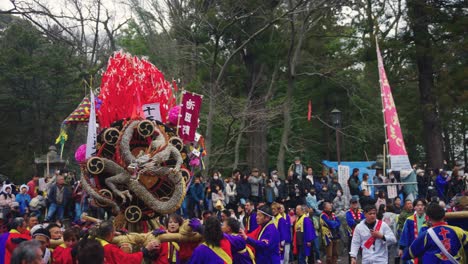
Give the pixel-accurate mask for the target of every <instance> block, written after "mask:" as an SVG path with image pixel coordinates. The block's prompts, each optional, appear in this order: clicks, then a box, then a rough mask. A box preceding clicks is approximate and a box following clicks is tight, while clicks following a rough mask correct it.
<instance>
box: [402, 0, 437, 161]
mask: <svg viewBox="0 0 468 264" xmlns="http://www.w3.org/2000/svg"><path fill="white" fill-rule="evenodd" d="M427 9H428V3H427V0H410V1H408V16H409V19H410V25H411V27H412V31H413V36H414V45H415V50H416V62H417V65H418V75H419V76H418V81H419V84H418V85H419V94H420V103H421V108H422V113H423V129H424V143H425V149H426V155H427V161H428V165H429V166H430V167H432V168H442V167H443V159H444V155H443V140H442V129H441V125H440V120H439V116H438V114H437V102H436V98H435V95H434V77H433V76H434V71H433V65H432V64H433V55H432V44H431V36H430V33H429V21H428V19H429V18H430V17H431V16H430V15H429V14H428V13H427V12H426V11H427Z"/></svg>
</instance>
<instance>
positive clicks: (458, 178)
mask: <svg viewBox="0 0 468 264" xmlns="http://www.w3.org/2000/svg"><path fill="white" fill-rule="evenodd" d="M463 187H464V186H463V177H462V175H461V174H460V173H459V171H458V169H456V168H455V169H454V170H453V171H452V180H451V181H450V183H449V190H448V197H449V198H452V197H454V196H456V195H459V194H461V193H462V191H463V189H464V188H463Z"/></svg>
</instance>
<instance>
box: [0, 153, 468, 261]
mask: <svg viewBox="0 0 468 264" xmlns="http://www.w3.org/2000/svg"><path fill="white" fill-rule="evenodd" d="M410 174H412V175H413V176H414V177H415V181H414V182H417V184H416V183H415V184H407V185H397V186H398V187H397V191H398V195H397V196H396V197H393V198H392V199H389V197H388V193H387V192H386V186H384V185H377V186H374V185H373V184H370V183H369V182H370V181H369V177H371V176H370V175H368V174H365V173H364V174H363V175H361V177H359V175H360V172H359V169H353V170H352V173H351V175H350V177H349V180H348V181H347V182H346V184H345V185H344V186H342V185H341V184H340V183H339V179H338V175H337V174H336V172H335V171H334V170H333V169H330V170H327V171H326V172H323V173H321V174H320V175H316V174H314V171H313V169H312V167H307V166H305V165H303V164H302V163H301V160H300V159H299V158H296V159H295V161H294V163H293V164H291V166H290V167H289V169H288V173H287V176H286V177H285V178H284V179H283V177H281V175H279V174H278V172H277V171H276V170H273V171H271V172H270V173H266V172H261V171H259V170H258V169H255V168H254V169H252V170H251V171H249V172H248V173H244V172H242V171H240V170H234V171H233V172H232V174H231V175H229V176H228V177H223V176H222V175H221V173H220V172H219V171H214V172H213V173H212V175H211V176H210V177H209V178H207V179H206V178H203V177H202V176H200V175H196V176H194V177H193V179H192V182H191V183H190V185H189V186H188V188H187V194H186V197H185V199H184V201H183V203H182V206H181V208H180V209H179V210H178V211H177V212H176V213H175V214H172V215H169V216H161V217H159V218H158V221H159V223H160V226H161V228H160V229H156V230H153V231H152V232H150V233H148V234H145V235H148V236H149V237H151V238H153V237H154V238H156V237H157V236H158V235H160V234H163V233H177V232H179V229H180V228H181V226H182V225H183V224H184V221H186V222H188V223H189V226H190V227H191V228H192V229H193V230H195V231H196V232H198V233H200V235H201V236H202V237H203V240H202V243H200V244H199V243H195V244H193V243H192V244H190V243H189V244H184V243H182V242H181V243H176V242H164V243H160V242H159V241H157V240H154V239H149V240H148V241H150V242H148V243H145V244H144V245H142V246H141V250H139V251H138V252H134V250H133V253H129V252H130V251H132V250H131V248H132V247H131V246H128V243H122V244H114V243H115V236H118V235H120V236H129V234H127V232H126V231H125V230H115V228H114V225H113V223H112V221H111V218H110V216H111V214H110V212H107V211H106V210H105V209H103V208H100V207H99V206H98V205H96V204H95V203H94V201H93V200H92V199H90V198H89V197H88V196H87V195H86V193H85V192H83V190H82V189H81V185H80V182H79V181H78V180H77V179H75V177H74V175H73V173H72V172H68V171H64V170H62V171H57V172H56V173H55V175H54V176H53V177H50V178H39V177H36V176H34V177H33V178H32V179H31V180H30V181H29V182H28V183H27V184H23V185H20V186H19V188H17V187H16V186H15V185H13V184H11V183H8V182H4V183H3V185H2V188H1V190H2V192H1V193H0V209H1V211H0V220H1V221H2V229H3V230H2V233H3V234H2V235H1V237H0V259H2V260H4V263H88V264H89V263H130V262H133V261H135V262H136V263H141V262H142V261H147V262H148V263H292V262H296V263H300V264H303V263H309V264H310V263H322V261H323V262H326V263H330V264H331V263H345V262H349V263H356V261H357V259H358V258H360V259H361V261H362V263H371V262H373V263H374V262H375V263H400V261H403V262H404V263H408V261H410V260H411V259H419V261H420V262H421V263H457V262H451V261H453V260H455V261H458V263H465V262H464V261H466V256H465V252H464V251H463V250H464V249H468V238H467V236H468V233H467V232H466V231H464V230H463V229H462V228H458V227H455V226H451V225H448V224H447V223H445V222H443V220H444V215H445V212H455V211H462V210H464V209H465V210H466V206H467V205H466V200H467V199H468V196H467V195H468V188H467V182H468V175H467V174H465V175H463V174H462V173H461V169H460V168H459V167H455V168H453V170H452V171H451V173H447V171H445V170H441V169H435V170H432V169H429V168H425V169H418V168H415V169H414V170H413V171H412V172H408V173H405V174H404V175H403V173H402V172H391V173H389V175H388V177H387V176H385V175H384V174H383V173H379V172H378V171H377V173H376V175H374V176H372V177H373V178H372V182H373V183H384V184H385V183H398V182H402V181H403V178H408V177H409V175H410ZM345 192H349V193H350V197H349V198H350V199H346V198H345V196H344V193H345ZM83 212H86V213H87V214H89V215H91V216H94V217H96V218H98V219H102V222H101V223H100V224H99V225H98V226H97V227H96V226H94V225H95V223H89V222H86V221H83V220H82V219H81V218H80V216H81V215H82V213H83ZM428 241H429V242H428ZM441 241H442V242H441ZM441 243H442V245H445V247H444V248H445V251H444V250H443V248H441V247H440V244H441ZM342 252H346V253H345V255H346V257H345V258H343V256H342V255H343V254H342ZM340 255H341V257H340ZM339 258H340V261H339ZM34 261H38V262H34Z"/></svg>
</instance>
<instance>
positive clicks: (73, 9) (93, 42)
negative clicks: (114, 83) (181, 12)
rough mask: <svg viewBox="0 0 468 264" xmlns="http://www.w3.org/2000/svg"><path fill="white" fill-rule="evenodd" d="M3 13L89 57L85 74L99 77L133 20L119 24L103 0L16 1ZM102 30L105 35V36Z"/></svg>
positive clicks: (85, 65) (78, 53)
mask: <svg viewBox="0 0 468 264" xmlns="http://www.w3.org/2000/svg"><path fill="white" fill-rule="evenodd" d="M10 3H11V4H12V5H13V7H12V8H11V9H10V10H6V11H3V13H8V14H13V15H20V16H22V17H23V18H25V19H27V20H29V21H30V22H31V23H33V24H34V25H35V26H36V27H37V28H38V29H39V30H40V31H42V33H43V34H45V35H47V36H48V37H50V38H52V39H55V40H56V41H61V42H63V43H66V44H68V45H70V46H72V47H73V48H74V49H75V50H76V53H77V55H80V56H82V57H84V58H86V60H85V63H84V64H83V65H82V70H83V71H88V70H90V71H91V72H90V73H91V74H92V75H93V74H95V73H96V72H97V71H98V70H99V69H101V68H102V67H103V66H104V65H105V63H107V58H108V57H109V55H110V54H111V53H112V52H113V51H115V50H116V49H117V45H116V41H115V36H116V34H117V32H118V31H119V30H120V29H121V28H122V27H123V26H124V25H126V24H127V22H128V21H129V19H123V21H116V18H115V14H112V12H111V11H110V9H109V8H107V7H105V6H104V5H103V3H102V1H101V0H93V1H87V2H84V1H80V0H64V1H61V2H54V5H53V6H50V5H48V4H47V3H46V1H44V0H27V1H15V0H10ZM101 30H102V31H103V33H101Z"/></svg>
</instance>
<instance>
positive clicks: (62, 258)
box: [52, 244, 74, 264]
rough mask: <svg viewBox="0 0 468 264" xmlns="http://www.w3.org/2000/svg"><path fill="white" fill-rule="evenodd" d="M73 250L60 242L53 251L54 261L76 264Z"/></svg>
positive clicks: (57, 263) (58, 263)
mask: <svg viewBox="0 0 468 264" xmlns="http://www.w3.org/2000/svg"><path fill="white" fill-rule="evenodd" d="M71 252H72V248H70V247H67V246H66V245H65V244H60V245H59V246H58V247H56V248H55V249H54V251H53V252H52V259H53V262H54V263H56V264H74V262H73V257H72V254H71Z"/></svg>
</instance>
